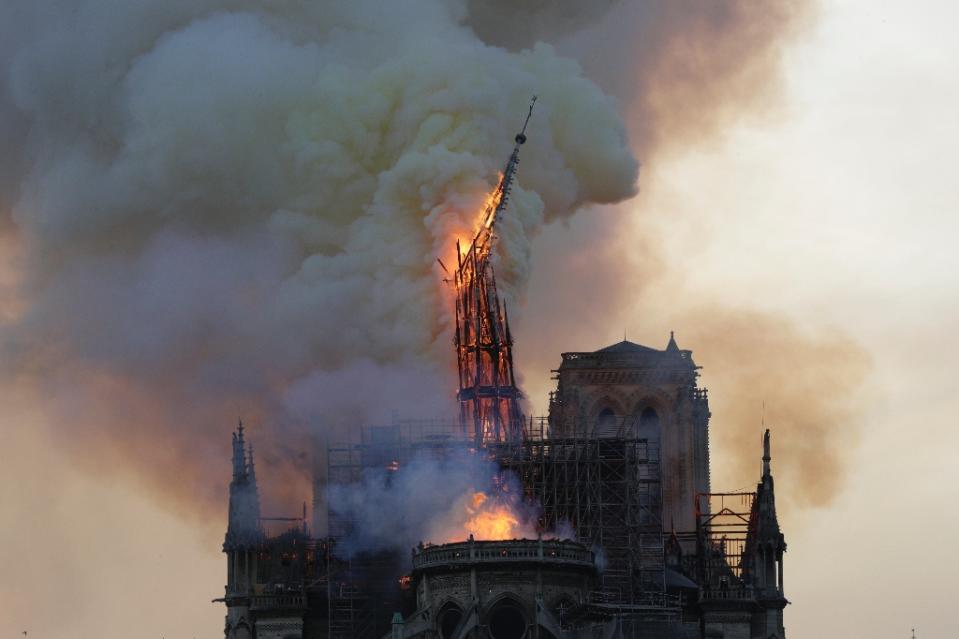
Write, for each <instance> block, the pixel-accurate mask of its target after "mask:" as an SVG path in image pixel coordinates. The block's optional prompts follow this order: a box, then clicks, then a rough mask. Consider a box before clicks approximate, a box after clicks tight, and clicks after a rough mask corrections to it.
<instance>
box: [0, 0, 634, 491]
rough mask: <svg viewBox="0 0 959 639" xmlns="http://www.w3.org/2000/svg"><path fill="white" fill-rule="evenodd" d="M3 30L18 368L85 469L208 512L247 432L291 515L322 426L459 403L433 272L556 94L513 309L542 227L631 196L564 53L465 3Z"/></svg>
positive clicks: (519, 203)
mask: <svg viewBox="0 0 959 639" xmlns="http://www.w3.org/2000/svg"><path fill="white" fill-rule="evenodd" d="M483 24H484V25H486V26H487V27H488V26H489V24H490V22H489V20H488V19H487V18H484V20H483ZM0 30H2V31H0V42H2V43H0V74H2V75H0V78H2V80H0V117H2V119H0V139H2V140H3V141H4V142H5V143H6V144H7V146H6V147H5V151H6V153H5V155H4V158H3V160H2V162H0V171H2V175H0V189H2V192H0V206H2V207H3V210H2V219H3V220H4V222H3V225H2V226H0V232H2V233H3V235H4V238H3V240H4V244H7V243H10V244H12V245H14V246H15V247H16V256H15V259H13V260H12V263H10V264H4V265H3V266H4V267H5V268H8V269H9V270H11V271H13V273H14V274H15V279H16V282H17V285H16V287H15V289H14V290H13V291H12V292H9V293H6V292H5V293H4V296H3V302H4V313H3V315H2V316H3V317H4V318H5V319H4V323H3V325H2V327H0V353H2V356H0V357H2V359H0V361H2V362H3V366H4V375H5V376H6V377H7V378H8V379H11V380H12V379H13V378H18V379H19V380H21V381H24V382H25V383H28V384H29V385H31V386H32V387H34V388H36V389H37V392H38V393H39V394H42V395H44V396H45V397H46V398H47V399H46V410H47V411H48V413H49V420H50V421H51V423H65V424H68V426H64V427H63V428H69V429H70V431H69V432H70V433H71V435H76V436H71V437H61V438H58V440H59V441H60V442H62V445H64V446H68V447H69V449H70V452H71V454H72V455H73V456H74V457H75V458H76V459H77V460H78V462H79V463H90V464H91V465H95V466H100V465H101V464H102V463H103V461H104V458H107V459H108V461H109V462H110V463H111V465H112V466H113V467H115V468H117V469H118V470H121V469H124V468H125V469H128V470H129V472H133V473H136V474H144V473H145V474H146V476H147V478H148V479H149V480H150V481H151V484H153V485H155V486H156V487H158V488H160V489H161V490H162V491H163V492H164V494H173V495H177V496H182V497H185V498H186V499H187V502H188V503H189V502H193V501H194V500H196V498H197V496H198V495H199V496H200V497H201V498H202V497H214V496H215V497H216V498H219V495H220V494H221V492H222V491H221V487H222V484H223V483H224V482H225V478H226V477H227V475H226V474H225V468H226V464H225V462H226V459H227V455H226V454H225V452H223V453H221V452H220V451H225V450H226V442H227V441H228V439H227V435H226V433H227V432H228V431H229V428H230V425H231V424H232V423H233V421H234V419H235V416H236V415H237V414H242V415H243V416H244V417H246V418H247V422H248V423H250V424H252V426H253V427H252V429H251V430H252V438H253V439H254V441H256V442H257V443H258V445H259V448H260V455H261V460H262V461H263V463H264V464H265V467H261V470H262V472H261V477H273V478H277V479H279V480H280V483H281V487H279V488H275V489H273V498H274V499H275V500H278V501H280V502H281V503H284V504H289V503H297V502H296V501H293V499H295V498H294V497H293V495H294V494H297V493H299V495H300V496H301V497H302V495H303V493H304V492H305V483H304V482H303V481H302V479H303V478H305V475H306V474H308V472H309V469H310V463H309V461H308V451H309V445H308V444H309V442H308V438H309V437H310V435H311V433H314V432H316V430H318V429H319V430H322V429H326V428H329V427H330V425H336V426H337V428H342V429H348V428H353V427H356V426H358V425H359V424H361V423H364V422H366V421H370V420H375V421H380V420H385V419H388V418H389V415H390V412H391V411H392V410H393V409H395V408H399V409H401V410H417V409H418V410H422V411H424V412H427V413H433V412H444V411H446V410H448V406H447V404H448V398H449V397H450V396H451V391H452V379H453V378H452V377H451V376H450V375H449V371H450V367H451V365H452V357H451V352H450V347H449V330H448V328H449V308H448V307H449V300H448V291H447V290H446V289H445V288H444V285H443V284H442V282H441V273H440V272H439V270H438V267H437V266H436V262H435V259H436V257H443V256H448V255H449V253H450V251H451V248H452V243H453V241H454V239H455V238H456V237H467V236H469V235H470V234H471V233H472V232H473V224H474V221H475V219H476V216H477V212H478V211H479V209H480V207H481V205H482V202H483V199H484V196H485V194H486V192H487V191H488V190H489V189H490V188H491V185H492V184H494V183H495V180H496V179H497V172H498V170H499V169H500V168H501V166H502V164H503V163H504V161H505V159H506V157H507V155H508V153H509V150H510V148H511V146H512V135H513V133H514V132H515V130H516V129H517V128H518V127H519V126H520V124H521V123H522V118H523V116H524V115H525V110H526V105H527V103H528V101H529V98H530V96H531V95H532V94H533V93H536V94H538V95H539V96H540V101H539V103H538V105H537V112H536V114H535V116H534V118H533V121H532V122H531V124H530V131H529V138H530V143H529V144H527V146H526V147H525V148H524V157H523V159H524V163H523V166H522V167H521V170H520V174H519V179H518V184H517V186H516V188H515V190H514V193H513V198H512V203H511V207H510V213H509V215H508V216H507V217H506V218H505V219H504V220H503V223H502V225H501V226H500V227H499V237H500V240H499V244H498V255H497V260H498V275H499V277H500V280H501V282H502V284H503V290H504V291H505V293H506V294H507V296H508V298H509V299H511V300H516V299H518V298H520V297H521V296H522V294H523V288H524V285H525V281H526V278H527V276H528V271H529V259H530V254H529V245H530V244H529V243H530V239H531V237H533V236H534V235H535V233H536V232H537V230H538V229H539V228H540V227H541V225H542V224H543V223H544V222H547V221H550V220H556V219H562V218H565V217H568V216H570V215H571V214H572V213H573V212H574V211H576V210H577V209H579V208H580V207H581V206H583V205H584V204H588V203H592V202H614V201H617V200H620V199H623V198H626V197H629V196H630V195H631V194H633V193H634V192H635V180H636V175H637V163H636V161H635V159H634V158H633V157H632V154H631V152H630V150H629V148H628V146H627V142H626V136H625V133H624V127H623V125H622V123H621V122H620V119H619V116H618V114H617V108H616V105H615V103H614V102H613V100H612V99H610V98H609V97H607V96H605V95H604V94H603V93H602V92H601V91H600V90H599V89H598V88H597V87H596V85H594V84H593V83H592V82H590V81H589V80H587V79H585V78H584V77H583V76H582V75H581V72H580V69H579V67H578V65H577V64H576V63H574V62H572V61H571V60H568V59H564V58H562V57H560V56H558V55H557V54H556V53H555V51H554V50H553V49H552V48H551V47H550V46H548V45H545V44H537V45H535V46H533V47H531V48H529V49H524V50H522V51H515V52H513V51H508V50H506V49H502V48H497V47H494V46H489V45H487V44H486V43H484V42H483V41H482V40H481V39H480V38H479V37H478V36H477V35H476V33H475V31H474V29H473V27H472V25H471V14H470V9H469V7H468V5H467V4H466V3H464V2H441V1H438V0H419V1H416V2H407V3H401V4H391V3H380V2H371V1H365V2H363V1H361V2H297V1H293V2H279V3H261V2H252V1H239V0H236V1H226V0H206V1H199V2H198V1H196V0H190V1H189V2H187V1H182V0H180V1H173V2H164V3H158V2H154V1H147V0H131V1H130V2H124V3H121V4H119V5H117V4H115V3H106V2H102V1H101V2H97V1H92V0H88V1H80V2H78V1H70V2H67V1H65V0H47V1H43V0H40V1H37V2H32V3H29V4H28V3H7V4H5V5H3V7H2V8H0ZM517 310H518V309H517ZM344 434H346V433H343V432H342V431H340V432H338V436H341V435H344ZM303 451H307V453H306V454H304V453H303ZM220 458H222V459H223V463H222V464H221V463H215V464H210V463H209V460H210V459H220ZM171 468H172V469H174V470H175V472H173V473H172V477H171ZM173 478H175V479H173ZM297 478H300V479H297ZM270 484H273V482H270ZM286 491H289V493H290V494H289V497H290V498H292V499H287V498H286V497H287V496H286V495H285V494H284V493H285V492H286Z"/></svg>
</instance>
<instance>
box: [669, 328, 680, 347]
mask: <svg viewBox="0 0 959 639" xmlns="http://www.w3.org/2000/svg"><path fill="white" fill-rule="evenodd" d="M666 350H667V351H678V350H679V346H677V345H676V334H675V333H674V332H673V331H669V343H668V344H666Z"/></svg>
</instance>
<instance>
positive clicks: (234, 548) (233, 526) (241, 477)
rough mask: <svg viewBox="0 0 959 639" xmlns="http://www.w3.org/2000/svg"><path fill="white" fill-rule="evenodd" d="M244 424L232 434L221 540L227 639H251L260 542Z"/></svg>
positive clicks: (253, 473) (256, 496) (250, 453)
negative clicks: (227, 500) (227, 510)
mask: <svg viewBox="0 0 959 639" xmlns="http://www.w3.org/2000/svg"><path fill="white" fill-rule="evenodd" d="M244 446H245V442H244V440H243V422H240V424H239V426H238V427H237V431H236V432H235V433H233V480H232V481H231V482H230V513H229V520H228V524H227V529H226V538H225V539H224V541H223V552H225V553H226V556H227V579H226V595H225V597H224V601H225V603H226V606H227V614H226V626H225V629H224V635H225V636H226V639H252V637H253V635H254V631H253V628H254V622H253V619H252V618H251V617H250V603H251V602H250V599H251V597H252V595H253V585H254V584H255V583H256V568H257V557H256V548H257V546H258V545H259V544H260V542H261V541H262V540H263V532H262V530H261V529H260V497H259V493H258V491H257V487H256V470H255V468H254V465H253V447H252V446H251V447H250V448H249V449H246V448H244Z"/></svg>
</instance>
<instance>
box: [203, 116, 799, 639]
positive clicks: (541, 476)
mask: <svg viewBox="0 0 959 639" xmlns="http://www.w3.org/2000/svg"><path fill="white" fill-rule="evenodd" d="M534 101H535V98H534ZM531 114H532V105H531V106H530V112H529V114H528V115H527V117H526V123H527V124H528V122H529V117H530V115H531ZM525 132H526V125H525V124H524V126H523V129H522V131H521V132H520V133H519V134H518V135H516V137H515V145H514V147H513V151H512V153H511V154H510V156H509V160H508V162H507V164H506V167H505V169H504V171H503V174H502V177H501V178H500V181H499V184H498V186H497V188H496V190H495V191H494V192H493V194H492V195H491V196H490V198H489V199H488V202H487V206H486V209H485V211H484V213H483V216H482V219H481V224H480V228H479V230H478V232H476V234H475V236H474V237H473V238H472V240H471V241H470V243H469V244H468V245H459V246H457V253H456V254H457V263H456V264H455V265H451V267H452V268H453V269H454V271H453V272H452V273H450V284H451V286H452V288H453V289H454V293H455V334H454V345H455V352H456V358H457V364H458V370H459V391H458V393H457V399H458V403H459V407H460V414H459V419H457V420H454V421H452V423H444V422H441V421H429V422H425V421H424V422H419V421H401V420H396V421H395V423H393V424H391V425H389V426H376V427H367V428H364V429H362V431H360V433H359V437H358V441H351V442H343V443H332V444H330V445H329V447H328V449H327V450H326V451H324V452H325V455H326V464H325V476H322V477H317V478H316V482H317V485H318V487H319V488H318V489H317V491H316V496H315V497H314V520H325V525H324V526H323V528H325V530H322V531H318V532H317V534H313V533H312V532H311V530H310V527H309V526H307V521H306V508H305V506H304V512H303V516H302V517H301V518H290V519H288V520H283V521H281V522H279V523H280V524H281V525H282V527H285V528H286V529H285V530H283V531H282V532H279V533H276V534H271V533H268V532H267V527H268V526H267V524H275V523H277V522H276V521H275V520H268V519H266V518H264V517H262V516H261V513H260V506H259V496H258V490H257V478H256V473H255V468H254V461H253V451H252V448H251V447H249V448H248V442H247V441H246V440H245V436H244V432H243V426H242V424H241V425H240V427H239V428H238V429H237V431H236V432H235V433H234V434H233V477H232V481H231V482H230V502H229V521H228V526H227V532H226V539H225V541H224V544H223V551H224V552H225V553H226V555H227V580H226V581H227V583H226V593H225V596H224V597H223V598H221V599H218V600H217V601H221V602H223V603H225V604H226V609H227V614H226V626H225V636H226V638H227V639H254V638H255V639H294V638H296V639H299V638H304V639H319V638H328V639H339V638H344V639H345V638H348V637H350V638H352V637H356V638H384V639H385V638H388V637H389V638H392V639H434V638H436V639H480V638H491V639H545V638H550V639H554V638H555V639H564V638H570V639H572V638H586V637H590V638H592V637H595V638H597V639H598V638H603V639H614V638H620V637H623V638H625V637H630V638H635V639H644V638H649V639H659V638H663V639H665V638H677V639H678V638H682V639H694V638H698V639H707V638H708V639H721V638H723V639H784V638H785V630H784V626H783V609H784V608H785V606H786V604H787V603H788V601H787V600H786V598H785V595H784V590H783V554H784V552H785V550H786V543H785V540H784V537H783V534H782V532H781V531H780V528H779V523H778V520H777V517H776V504H775V496H774V490H773V477H772V471H771V465H770V461H771V447H770V435H769V431H768V430H767V431H766V432H765V434H764V437H763V441H762V473H761V476H760V478H759V481H758V483H757V485H756V488H755V490H754V491H751V492H714V491H713V488H712V486H711V484H710V454H709V418H710V412H709V402H708V394H707V391H706V389H704V388H700V387H699V385H698V381H697V378H698V368H699V367H698V366H697V365H696V364H695V362H694V361H693V357H692V352H691V351H689V350H684V349H682V348H680V347H679V345H678V343H677V341H676V339H675V337H674V336H673V335H670V337H669V341H668V343H667V344H666V346H665V348H663V349H658V348H652V347H648V346H642V345H639V344H634V343H632V342H629V341H622V342H619V343H618V344H613V345H611V346H607V347H605V348H601V349H599V350H597V351H593V352H568V353H563V354H562V361H561V362H560V364H559V367H558V368H557V369H556V370H555V371H554V372H555V373H556V377H555V379H556V383H557V384H556V390H555V391H554V392H553V393H551V396H550V402H549V414H548V416H547V417H545V418H533V417H527V416H524V415H523V411H522V408H521V399H522V393H521V391H520V389H519V388H518V387H517V384H516V379H515V377H514V374H513V358H512V344H513V340H512V336H511V334H510V328H509V319H508V316H507V313H506V311H505V309H504V308H503V307H502V305H501V303H500V299H499V296H498V294H497V290H496V278H495V275H494V272H493V264H492V261H491V254H492V253H491V252H492V249H493V244H494V241H495V235H494V233H493V229H494V226H495V223H496V221H497V219H498V218H499V217H500V216H501V215H503V214H504V213H505V211H506V209H507V204H508V200H509V193H510V185H511V184H512V180H513V177H514V175H515V173H516V170H517V166H518V164H519V151H520V148H521V146H522V145H523V144H524V143H525V142H526V135H525ZM445 268H446V266H445V265H444V269H445ZM758 452H759V451H758V446H757V456H758ZM424 458H427V459H431V460H436V461H437V462H438V463H446V464H447V466H445V467H446V468H451V467H457V468H464V467H470V464H471V460H482V463H483V464H485V465H487V466H490V467H492V468H493V469H494V471H493V472H492V477H491V480H492V481H490V482H489V489H488V490H487V491H486V492H477V493H476V494H475V495H474V496H473V499H472V500H471V503H470V505H469V507H470V509H471V510H470V513H471V515H473V516H472V517H471V518H470V519H469V520H468V521H467V522H466V524H465V525H464V526H463V527H462V529H460V530H456V531H453V532H450V533H445V534H444V535H442V538H439V539H431V540H427V539H424V540H422V541H420V542H419V543H418V544H415V545H414V546H413V547H412V548H408V549H407V550H406V551H405V552H396V551H395V550H382V549H372V550H363V549H359V550H357V548H356V546H355V544H352V543H351V540H353V539H355V538H356V537H357V536H358V535H361V534H362V533H363V532H364V531H363V530H362V527H364V526H366V527H369V526H376V524H375V523H373V524H371V523H370V521H367V520H360V519H359V518H357V517H355V516H354V514H353V513H352V512H351V511H349V510H348V509H347V510H343V509H337V508H335V507H331V506H329V504H328V502H327V500H326V499H324V498H323V497H322V495H323V494H324V493H323V487H325V486H328V485H329V486H332V485H336V486H351V485H353V486H356V485H360V484H361V483H362V482H363V481H364V478H365V477H368V476H369V474H370V473H371V472H382V473H386V474H387V475H389V474H390V473H395V474H398V473H400V472H402V471H403V469H404V468H405V467H407V466H409V465H411V464H415V463H416V462H417V460H422V459H424ZM518 504H519V505H521V506H523V508H525V510H526V513H527V515H528V514H529V513H533V514H532V515H528V516H527V517H526V519H527V520H528V521H527V522H526V523H527V525H526V526H518V525H514V524H517V516H515V515H513V514H511V512H510V510H511V509H513V508H515V507H516V506H517V505H518ZM435 508H436V509H437V510H441V509H448V508H450V504H449V503H436V504H435ZM504 522H505V525H499V524H503V523H504ZM379 532H380V533H382V534H387V535H388V534H389V533H390V531H388V530H387V531H379Z"/></svg>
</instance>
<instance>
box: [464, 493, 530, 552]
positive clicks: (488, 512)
mask: <svg viewBox="0 0 959 639" xmlns="http://www.w3.org/2000/svg"><path fill="white" fill-rule="evenodd" d="M466 512H467V515H468V518H467V520H466V523H465V525H464V528H465V529H466V532H468V533H469V534H471V535H473V538H474V539H479V540H483V541H494V540H498V539H516V538H518V537H521V536H524V532H525V531H524V530H523V526H521V524H520V520H519V517H517V516H516V514H515V513H514V512H513V511H512V510H511V509H510V507H509V506H507V505H506V504H500V503H495V501H493V500H490V498H489V497H488V496H487V495H486V493H482V492H476V493H473V496H472V498H471V499H470V503H469V504H468V505H467V507H466Z"/></svg>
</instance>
